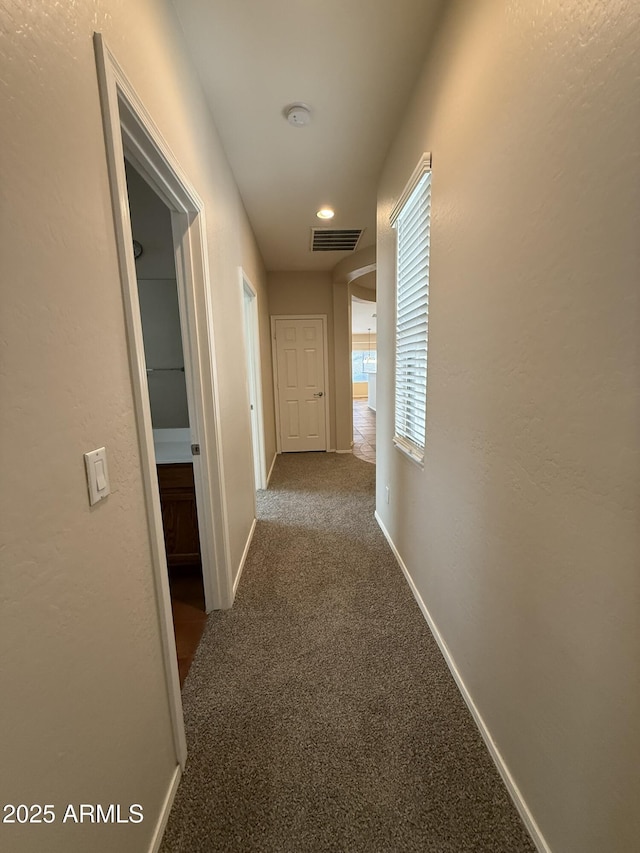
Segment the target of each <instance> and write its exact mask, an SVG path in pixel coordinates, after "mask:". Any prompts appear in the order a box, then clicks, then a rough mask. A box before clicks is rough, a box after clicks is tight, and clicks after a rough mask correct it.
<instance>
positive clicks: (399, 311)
mask: <svg viewBox="0 0 640 853" xmlns="http://www.w3.org/2000/svg"><path fill="white" fill-rule="evenodd" d="M430 220H431V155H429V154H425V155H424V156H423V157H422V159H421V160H420V163H419V164H418V166H417V167H416V169H415V171H414V173H413V175H412V177H411V180H410V181H409V183H408V185H407V187H406V189H405V191H404V192H403V194H402V196H401V197H400V200H399V201H398V203H397V204H396V206H395V207H394V209H393V211H392V214H391V224H392V225H393V226H394V227H395V229H396V231H397V237H398V240H397V244H398V249H397V266H396V353H395V355H396V365H395V367H396V370H395V374H396V388H395V437H394V443H395V444H396V446H397V447H399V448H400V450H402V451H404V452H405V453H407V454H408V455H409V456H411V458H413V459H415V460H416V461H417V462H420V463H422V461H423V459H424V446H425V427H426V416H427V340H428V321H429V237H430V229H431V221H430Z"/></svg>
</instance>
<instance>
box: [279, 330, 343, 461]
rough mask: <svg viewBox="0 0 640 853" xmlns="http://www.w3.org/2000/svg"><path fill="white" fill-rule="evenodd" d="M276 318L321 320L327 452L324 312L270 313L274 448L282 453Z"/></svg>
mask: <svg viewBox="0 0 640 853" xmlns="http://www.w3.org/2000/svg"><path fill="white" fill-rule="evenodd" d="M276 320H322V343H323V348H324V358H323V365H322V367H323V370H324V387H325V392H324V396H325V407H324V420H325V445H326V447H325V453H329V452H330V450H329V448H330V446H331V418H330V411H329V410H330V403H329V399H330V390H331V389H330V386H329V335H328V328H327V327H328V323H327V315H326V314H272V315H271V341H272V346H271V361H272V365H273V390H274V397H275V401H274V402H275V410H276V450H277V452H278V453H282V442H281V440H280V389H279V387H278V354H277V351H276Z"/></svg>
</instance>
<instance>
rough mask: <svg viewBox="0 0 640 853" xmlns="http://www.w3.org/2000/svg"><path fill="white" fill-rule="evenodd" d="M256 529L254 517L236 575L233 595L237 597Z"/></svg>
mask: <svg viewBox="0 0 640 853" xmlns="http://www.w3.org/2000/svg"><path fill="white" fill-rule="evenodd" d="M255 529H256V519H255V518H254V519H253V524H252V525H251V530H250V531H249V535H248V536H247V542H246V544H245V546H244V551H243V552H242V557H241V559H240V565H239V566H238V573H237V575H236V579H235V580H234V582H233V595H234V598H235V594H236V590H237V589H238V584H239V583H240V578H241V576H242V570H243V569H244V564H245V562H246V560H247V554H248V553H249V548H250V547H251V540H252V539H253V534H254V533H255Z"/></svg>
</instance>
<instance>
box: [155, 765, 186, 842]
mask: <svg viewBox="0 0 640 853" xmlns="http://www.w3.org/2000/svg"><path fill="white" fill-rule="evenodd" d="M181 777H182V768H181V767H180V765H178V766H177V767H176V769H175V770H174V771H173V776H172V777H171V782H170V783H169V788H168V790H167V795H166V797H165V798H164V803H163V804H162V808H161V809H160V815H159V817H158V821H157V823H156V828H155V829H154V831H153V837H152V839H151V846H150V847H149V853H158V850H159V849H160V845H161V844H162V837H163V835H164V831H165V829H166V828H167V822H168V820H169V815H170V814H171V807H172V806H173V801H174V800H175V797H176V792H177V790H178V785H179V784H180V779H181Z"/></svg>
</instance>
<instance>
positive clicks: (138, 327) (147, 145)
mask: <svg viewBox="0 0 640 853" xmlns="http://www.w3.org/2000/svg"><path fill="white" fill-rule="evenodd" d="M94 47H95V53H96V65H97V71H98V84H99V91H100V101H101V107H102V120H103V126H104V136H105V145H106V157H107V166H108V173H109V185H110V190H111V199H112V207H113V221H114V226H115V238H116V248H117V255H118V264H119V269H120V279H121V285H122V295H123V307H124V315H125V323H126V329H127V349H128V355H129V363H130V371H131V383H132V390H133V403H134V414H135V420H136V426H137V431H138V443H139V451H140V465H141V469H142V480H143V486H144V499H145V508H146V514H147V524H148V530H149V543H150V549H151V562H152V570H153V578H154V586H155V592H156V604H157V608H158V617H159V625H160V636H161V643H162V654H163V662H164V668H165V678H166V687H167V697H168V702H169V709H170V715H171V722H172V729H173V736H174V743H175V749H176V757H177V760H178V762H179V764H180V765H181V766H182V768H183V769H184V765H185V762H186V756H187V746H186V737H185V730H184V717H183V711H182V698H181V692H180V680H179V675H178V662H177V653H176V645H175V635H174V628H173V618H172V612H171V596H170V590H169V576H168V571H167V560H166V551H165V544H164V533H163V526H162V512H161V508H160V494H159V488H158V478H157V472H156V461H155V450H154V445H153V430H152V425H151V408H150V403H149V394H148V387H147V374H146V363H145V356H144V341H143V337H142V322H141V319H140V305H139V300H138V285H137V276H136V269H135V260H134V257H133V245H132V239H131V220H130V215H129V201H128V192H127V182H126V175H125V167H124V163H125V155H126V158H127V160H129V161H130V162H131V164H132V165H133V166H134V167H135V168H136V169H137V170H138V171H139V172H140V174H141V175H142V176H143V177H144V178H145V180H146V181H147V182H148V183H149V184H150V186H151V187H152V188H153V189H154V191H155V192H157V194H158V195H159V196H160V198H161V199H162V200H163V201H164V202H165V204H166V205H167V207H169V209H170V211H171V224H172V233H173V239H174V250H175V259H176V278H177V286H178V300H179V306H180V324H181V330H182V336H183V337H182V343H183V348H184V354H185V380H186V383H187V399H188V403H189V417H190V420H191V423H190V428H191V437H192V438H191V440H192V443H193V444H199V445H200V455H199V456H197V455H196V456H194V457H193V462H194V465H193V467H194V480H195V488H196V504H197V507H198V523H199V527H200V545H201V556H202V569H203V583H204V590H205V600H206V607H207V610H211V609H214V608H226V607H230V606H231V604H232V603H233V579H232V573H231V560H230V553H229V542H228V533H227V530H228V527H227V508H226V496H225V490H224V483H225V479H224V469H223V464H222V453H221V447H220V441H219V436H220V411H219V402H218V397H217V392H216V389H217V387H218V382H217V370H216V362H215V350H214V340H213V323H212V316H213V311H212V305H211V296H210V282H209V268H208V257H207V250H206V247H207V240H206V224H205V211H204V203H203V202H202V200H201V199H200V197H199V196H198V194H197V193H196V191H195V190H194V188H193V186H192V185H191V183H190V182H189V180H188V178H187V177H186V175H185V174H184V172H182V170H181V168H180V166H179V164H178V163H177V161H176V159H175V157H174V156H173V154H172V153H171V150H170V149H169V147H168V146H167V144H166V143H165V141H164V139H163V137H162V135H161V133H160V131H159V130H158V128H157V127H156V125H155V123H154V122H153V119H152V118H151V116H150V114H149V113H148V112H147V110H146V108H145V106H144V104H143V103H142V101H141V100H140V98H139V97H138V95H137V93H136V92H135V90H134V88H133V87H132V86H131V84H130V82H129V81H128V79H127V77H126V75H125V74H124V72H123V70H122V68H121V67H120V65H119V63H118V62H117V60H116V58H115V56H114V55H113V53H112V52H111V51H110V50H109V48H108V47H107V45H106V44H105V41H104V39H103V37H102V34H101V33H97V32H96V33H94ZM192 413H193V419H192Z"/></svg>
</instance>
